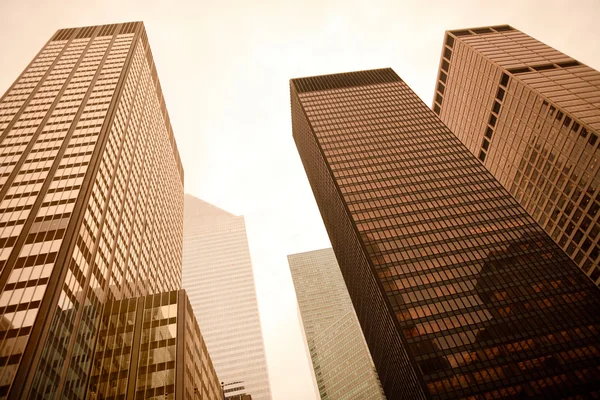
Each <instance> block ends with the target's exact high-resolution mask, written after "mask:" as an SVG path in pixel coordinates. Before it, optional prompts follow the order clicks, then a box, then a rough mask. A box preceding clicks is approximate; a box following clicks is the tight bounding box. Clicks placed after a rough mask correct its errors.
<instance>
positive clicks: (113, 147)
mask: <svg viewBox="0 0 600 400" xmlns="http://www.w3.org/2000/svg"><path fill="white" fill-rule="evenodd" d="M0 184H1V187H0V264H1V272H0V292H1V294H0V314H1V321H2V322H1V324H0V398H11V399H16V398H22V399H25V398H47V399H50V398H67V399H83V398H86V396H87V395H86V393H87V389H88V384H89V381H90V375H91V373H92V370H93V369H94V368H95V367H96V366H95V365H93V362H92V359H93V355H94V346H95V343H96V339H97V333H98V330H99V329H100V326H101V321H102V318H103V316H105V315H112V313H113V311H114V310H113V309H112V308H111V307H113V306H114V305H115V304H118V301H119V300H122V299H127V298H132V297H137V296H144V295H149V294H153V293H159V292H164V291H169V290H176V289H180V288H181V251H182V233H183V218H182V216H183V169H182V166H181V161H180V159H179V155H178V152H177V147H176V145H175V140H174V137H173V132H172V129H171V125H170V122H169V116H168V113H167V110H166V107H165V102H164V98H163V95H162V91H161V88H160V83H159V81H158V76H157V72H156V67H155V65H154V61H153V58H152V53H151V51H150V47H149V44H148V38H147V35H146V32H145V29H144V25H143V23H141V22H135V23H124V24H115V25H104V26H92V27H85V28H73V29H61V30H59V31H58V32H56V34H54V35H53V36H52V37H51V38H50V40H49V41H48V42H47V43H46V44H45V45H44V46H43V48H42V49H41V50H40V52H39V53H38V54H37V55H36V56H35V57H34V58H33V60H32V61H31V63H30V64H29V65H28V66H27V67H26V68H25V70H24V71H23V73H22V74H21V75H20V76H19V77H18V78H17V80H16V81H15V83H14V84H13V85H12V86H11V87H10V88H9V89H8V91H7V92H6V93H5V94H4V96H2V98H0ZM115 307H116V306H115ZM121 384H122V381H120V383H119V385H121ZM119 388H121V386H119ZM119 390H120V389H119ZM123 390H125V389H123ZM111 393H112V392H111ZM119 393H120V392H119Z"/></svg>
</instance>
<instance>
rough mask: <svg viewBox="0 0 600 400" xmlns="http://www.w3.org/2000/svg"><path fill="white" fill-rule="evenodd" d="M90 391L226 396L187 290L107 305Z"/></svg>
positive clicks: (169, 398)
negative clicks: (223, 393) (222, 390)
mask: <svg viewBox="0 0 600 400" xmlns="http://www.w3.org/2000/svg"><path fill="white" fill-rule="evenodd" d="M89 393H90V396H93V397H94V398H97V399H110V398H112V399H117V398H123V399H164V400H175V398H178V399H185V400H188V399H189V400H194V399H206V400H222V399H223V395H222V392H221V385H220V382H219V379H218V377H217V374H216V373H215V370H214V368H213V366H212V362H211V360H210V356H209V355H208V351H207V350H206V345H205V344H204V340H203V339H202V335H201V334H200V329H199V327H198V323H197V322H196V319H195V318H194V314H193V311H192V307H191V305H190V303H189V300H188V297H187V295H186V293H185V291H184V290H178V291H172V292H166V293H159V294H155V295H149V296H145V297H139V298H132V299H124V300H120V301H115V302H112V303H111V304H110V306H109V307H105V309H104V315H103V316H102V319H101V324H100V332H99V335H98V343H97V346H96V352H95V356H94V370H93V373H92V376H91V379H90V392H89ZM176 394H177V397H176Z"/></svg>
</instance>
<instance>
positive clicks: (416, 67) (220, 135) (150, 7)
mask: <svg viewBox="0 0 600 400" xmlns="http://www.w3.org/2000/svg"><path fill="white" fill-rule="evenodd" d="M599 19H600V1H594V0H590V1H568V2H567V1H564V2H563V1H551V0H543V1H526V0H519V1H506V0H496V1H487V2H484V1H439V2H433V1H417V0H413V1H407V2H403V1H399V0H395V1H389V2H388V1H373V0H371V1H366V0H365V1H362V2H355V1H350V0H343V1H341V0H340V1H312V0H311V1H298V0H296V1H248V0H246V1H213V2H210V1H177V0H171V1H157V0H139V1H126V0H118V1H117V0H103V1H91V0H88V1H67V0H63V1H59V0H44V1H42V0H39V1H29V0H19V1H14V0H10V1H9V0H0V38H1V40H0V93H4V91H5V90H6V89H7V88H8V87H9V86H10V85H11V84H12V82H13V81H14V80H15V79H16V78H17V76H18V74H19V73H20V72H21V71H22V70H23V68H24V67H25V66H26V65H27V64H28V63H29V61H30V60H31V59H32V57H33V56H35V54H36V53H37V51H38V50H39V49H40V48H41V47H42V46H43V45H44V43H45V42H46V41H47V40H48V39H49V37H50V36H51V35H52V34H53V33H54V32H55V31H56V30H57V29H60V28H68V27H77V26H87V25H98V24H107V23H115V22H128V21H139V20H142V21H144V23H145V25H146V29H147V31H148V38H149V40H150V45H151V47H152V51H153V54H154V58H155V61H156V64H157V69H158V74H159V77H160V80H161V84H162V88H163V91H164V95H165V99H166V102H167V107H168V110H169V113H170V116H171V122H172V125H173V130H174V131H175V136H176V139H177V144H178V146H179V151H180V153H181V156H182V160H183V165H184V169H185V190H186V192H187V193H190V194H192V195H194V196H197V197H199V198H202V199H204V200H206V201H209V202H211V203H213V204H215V205H217V206H218V207H221V208H223V209H225V210H227V211H229V212H232V213H235V214H238V215H245V217H246V224H247V226H248V236H249V241H250V252H251V254H252V259H253V264H254V269H255V276H256V285H257V291H258V298H259V305H260V311H261V319H262V324H263V332H264V337H265V346H266V352H267V360H268V363H269V373H270V378H271V387H272V392H273V397H274V399H286V400H295V399H297V400H305V399H314V398H316V397H315V391H314V388H313V387H312V385H313V383H312V380H311V375H310V374H311V370H310V369H309V361H308V360H307V358H306V352H305V349H304V344H303V341H302V336H301V333H300V330H299V329H300V328H299V325H298V317H297V307H296V298H295V294H294V288H293V285H292V280H291V276H290V272H289V268H288V265H287V260H286V255H288V254H292V253H297V252H302V251H309V250H315V249H320V248H324V247H329V240H328V238H327V234H326V232H325V229H324V227H323V223H322V221H321V218H320V216H319V213H318V209H317V208H316V204H315V201H314V198H313V195H312V192H311V190H310V186H309V185H308V181H307V180H306V177H305V174H304V170H303V168H302V164H301V162H300V159H299V157H298V154H297V151H296V148H295V146H294V143H293V140H292V133H291V121H290V101H289V83H288V81H289V79H290V78H294V77H301V76H310V75H320V74H328V73H336V72H347V71H353V70H362V69H370V68H383V67H392V68H393V69H394V70H395V71H396V72H397V73H398V75H400V77H401V78H402V79H404V80H405V81H406V82H407V83H408V84H409V85H410V86H411V87H412V88H413V90H415V92H417V94H418V95H419V96H420V97H421V99H423V101H425V103H427V104H428V105H430V104H431V101H432V98H433V90H434V89H433V88H434V83H435V78H436V73H437V68H438V63H439V57H440V51H441V45H442V39H443V34H444V31H445V30H448V29H457V28H466V27H474V26H485V25H499V24H511V25H513V26H514V27H516V28H518V29H520V30H522V31H524V32H525V33H527V34H529V35H531V36H533V37H535V38H537V39H539V40H541V41H543V42H545V43H547V44H549V45H551V46H553V47H555V48H557V49H558V50H561V51H563V52H564V53H567V54H568V55H570V56H572V57H574V58H576V59H578V60H579V61H581V62H583V63H586V64H588V65H590V66H591V67H593V68H596V69H600V45H599V43H600V30H599V29H598V20H599ZM200 329H202V327H200Z"/></svg>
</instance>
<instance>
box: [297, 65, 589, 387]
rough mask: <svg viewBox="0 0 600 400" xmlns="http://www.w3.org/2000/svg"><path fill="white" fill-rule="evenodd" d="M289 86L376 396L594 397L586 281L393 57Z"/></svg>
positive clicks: (306, 159)
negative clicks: (388, 62) (383, 64)
mask: <svg viewBox="0 0 600 400" xmlns="http://www.w3.org/2000/svg"><path fill="white" fill-rule="evenodd" d="M290 89H291V103H292V129H293V136H294V140H295V141H296V145H297V147H298V151H299V153H300V158H301V159H302V162H303V164H304V168H305V170H306V173H307V176H308V179H309V181H310V184H311V187H312V189H313V192H314V195H315V198H316V201H317V204H318V206H319V209H320V212H321V215H322V217H323V221H324V223H325V227H326V228H327V231H328V234H329V238H330V240H331V243H332V246H333V249H334V251H335V254H336V258H337V261H338V263H339V266H340V269H341V272H342V274H343V276H344V280H345V281H346V283H347V286H348V292H349V294H350V297H351V299H352V302H353V305H354V308H355V310H356V314H357V316H358V319H359V320H360V323H361V327H362V330H363V332H364V335H365V339H366V342H367V344H368V345H369V348H370V350H371V355H372V357H373V361H374V363H375V367H376V369H377V372H378V374H379V378H380V380H381V384H382V386H383V388H384V391H385V394H386V396H387V397H388V398H393V399H403V398H405V399H425V398H434V399H448V398H465V399H484V398H522V397H525V396H529V397H536V398H561V397H564V398H577V397H576V396H581V397H582V398H585V396H588V395H589V396H592V395H595V396H598V395H600V368H599V367H600V354H599V351H598V349H599V347H598V346H600V342H599V335H598V333H599V332H598V331H599V329H600V315H599V314H598V309H599V308H598V307H599V306H600V292H599V291H598V288H597V287H596V286H594V285H593V283H592V282H590V280H589V279H587V278H586V276H585V275H584V274H583V273H581V271H580V270H579V268H577V266H576V265H575V264H574V263H573V262H572V261H571V260H570V259H569V257H567V256H566V254H565V253H564V252H563V251H562V250H561V249H560V248H559V247H558V246H557V245H556V243H555V242H554V241H553V240H552V239H551V238H550V237H549V236H548V235H547V234H546V233H545V232H544V231H543V230H542V228H541V227H540V226H539V225H538V224H537V223H536V222H535V221H534V220H533V219H532V218H531V217H530V216H529V214H528V213H527V212H526V211H525V210H524V209H523V208H522V207H521V206H520V205H519V203H518V202H517V201H516V200H515V199H514V198H513V197H512V196H511V195H510V194H509V193H508V191H507V190H506V189H504V188H503V187H502V186H501V185H500V183H499V182H498V181H497V180H496V179H494V177H493V176H492V175H491V174H490V173H489V172H488V171H487V170H486V168H485V167H484V166H483V165H482V164H481V163H480V162H479V161H478V159H477V158H476V157H474V156H473V155H472V154H471V153H470V152H469V150H468V149H467V148H466V147H465V146H464V145H463V144H462V143H461V142H460V140H458V139H457V137H456V136H455V135H454V134H453V133H452V132H451V131H450V130H449V129H448V128H447V127H446V126H445V125H444V124H443V123H442V122H441V121H440V120H439V119H438V118H437V116H436V115H435V113H434V112H433V111H432V110H430V109H429V108H428V107H427V106H426V105H425V104H424V103H423V102H422V101H421V100H420V99H419V98H418V97H417V95H416V94H415V93H414V92H413V91H412V90H411V89H410V88H409V87H408V86H407V85H406V84H405V83H404V82H403V81H402V80H401V79H400V78H399V77H398V76H397V75H396V74H395V73H394V72H393V71H392V70H391V69H381V70H371V71H361V72H352V73H346V74H335V75H327V76H319V77H310V78H298V79H292V80H291V82H290ZM464 118H465V119H468V118H469V116H468V115H465V116H464Z"/></svg>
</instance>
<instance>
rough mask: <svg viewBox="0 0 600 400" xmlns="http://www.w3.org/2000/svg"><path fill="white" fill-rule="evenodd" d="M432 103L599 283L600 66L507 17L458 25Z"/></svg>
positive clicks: (444, 55) (446, 49) (447, 40)
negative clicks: (524, 29)
mask: <svg viewBox="0 0 600 400" xmlns="http://www.w3.org/2000/svg"><path fill="white" fill-rule="evenodd" d="M433 109H434V111H435V112H436V113H437V114H439V116H440V118H441V120H442V121H443V122H444V123H445V124H446V125H447V126H448V127H449V128H450V130H452V132H454V133H455V134H456V135H457V136H458V138H459V139H460V140H461V141H462V142H463V143H464V144H465V145H466V146H467V147H468V148H469V150H470V151H471V153H473V154H474V155H475V156H476V157H477V158H479V160H480V161H481V162H482V163H483V165H485V166H486V167H487V169H488V170H490V171H491V172H492V174H493V175H494V177H496V179H498V180H499V181H500V183H502V185H503V186H504V187H505V188H506V189H507V190H508V191H509V192H510V193H511V194H512V195H513V196H514V197H515V198H516V199H517V200H518V201H519V203H520V204H521V205H522V206H523V207H524V208H525V209H526V210H527V211H528V212H529V214H530V215H531V216H533V218H534V219H535V220H536V221H537V222H538V223H539V224H540V225H541V226H542V227H543V228H544V229H545V230H546V232H547V233H548V234H549V235H551V236H552V238H553V239H554V240H555V241H556V242H557V243H558V244H559V246H560V247H562V248H563V250H565V251H566V252H567V253H568V254H569V256H570V257H571V258H572V259H573V260H574V261H575V262H576V263H577V264H578V265H579V267H580V268H582V269H583V271H584V272H585V273H586V274H587V275H588V276H589V277H590V278H591V279H592V280H593V281H594V282H595V283H596V284H600V267H599V263H600V244H599V243H598V240H599V239H600V235H599V234H600V223H599V221H598V218H600V213H598V211H599V210H600V192H599V191H600V172H599V166H600V162H599V161H600V156H599V152H598V145H600V140H598V137H599V136H600V72H598V71H596V70H594V69H592V68H590V67H588V66H586V65H584V64H582V63H580V62H578V61H577V60H575V59H573V58H571V57H569V56H567V55H565V54H563V53H561V52H559V51H557V50H555V49H553V48H551V47H549V46H547V45H545V44H544V43H542V42H540V41H538V40H536V39H534V38H532V37H530V36H527V35H526V34H524V33H523V32H520V31H518V30H516V29H514V28H512V27H510V26H508V25H503V26H492V27H482V28H473V29H463V30H456V31H449V32H446V36H445V38H444V44H443V48H442V57H441V61H440V71H439V74H438V82H437V90H436V93H435V98H434V103H433Z"/></svg>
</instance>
